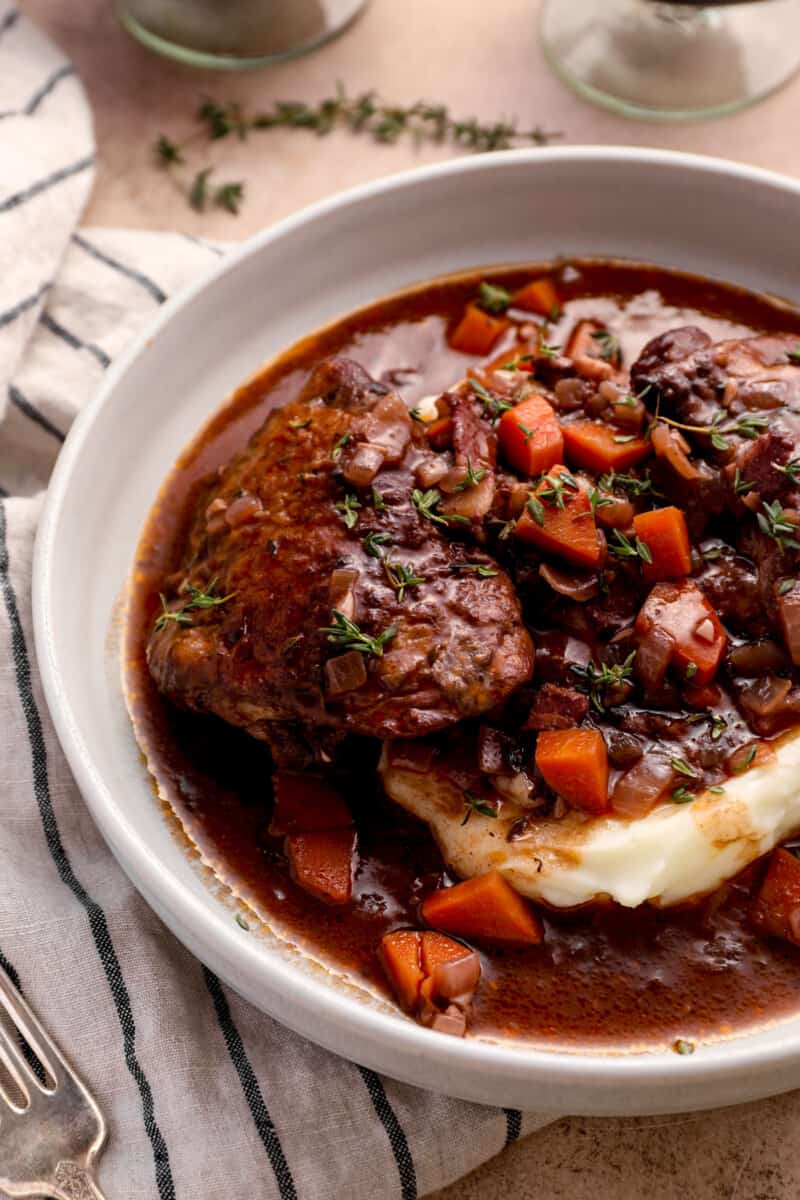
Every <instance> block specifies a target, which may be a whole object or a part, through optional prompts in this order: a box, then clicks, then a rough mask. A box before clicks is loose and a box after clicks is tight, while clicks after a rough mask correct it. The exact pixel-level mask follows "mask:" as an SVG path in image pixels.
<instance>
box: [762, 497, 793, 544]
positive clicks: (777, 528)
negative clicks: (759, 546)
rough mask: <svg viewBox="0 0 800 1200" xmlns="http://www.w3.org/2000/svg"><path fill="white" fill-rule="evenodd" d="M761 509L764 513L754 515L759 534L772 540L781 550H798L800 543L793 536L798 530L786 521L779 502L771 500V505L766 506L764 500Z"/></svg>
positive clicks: (790, 522)
mask: <svg viewBox="0 0 800 1200" xmlns="http://www.w3.org/2000/svg"><path fill="white" fill-rule="evenodd" d="M761 507H762V509H763V510H764V511H763V512H760V513H756V520H757V521H758V527H759V529H760V530H761V532H762V533H764V534H766V536H767V537H771V538H773V540H774V541H776V542H777V544H778V545H779V546H780V548H781V550H800V541H798V540H797V538H796V537H795V536H794V534H796V533H798V532H800V528H798V526H797V525H795V524H794V523H793V522H792V521H789V520H788V519H787V517H786V513H785V512H784V511H783V509H782V508H781V506H780V502H779V501H778V500H773V501H772V503H771V504H767V502H766V500H765V501H764V502H763V503H762V505H761Z"/></svg>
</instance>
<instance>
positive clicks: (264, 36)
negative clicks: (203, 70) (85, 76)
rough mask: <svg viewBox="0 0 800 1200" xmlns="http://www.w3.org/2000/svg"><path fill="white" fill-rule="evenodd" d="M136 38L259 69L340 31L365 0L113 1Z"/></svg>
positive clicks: (185, 56)
mask: <svg viewBox="0 0 800 1200" xmlns="http://www.w3.org/2000/svg"><path fill="white" fill-rule="evenodd" d="M115 3H116V9H117V13H118V15H119V18H120V20H121V21H122V24H123V25H124V26H125V28H126V29H127V30H128V31H129V33H132V34H133V36H134V37H135V38H137V39H138V40H139V41H140V42H142V43H143V44H144V45H145V46H148V47H149V48H150V49H151V50H156V51H157V52H158V53H160V54H166V55H168V56H169V57H170V58H175V59H178V60H179V61H180V62H184V63H189V64H191V65H192V66H198V67H218V68H220V69H223V70H224V69H228V70H231V69H236V68H241V67H260V66H265V65H266V64H267V63H272V62H280V61H281V60H283V59H287V58H293V57H294V56H295V55H297V54H304V53H305V52H306V51H308V50H313V49H314V48H315V47H316V46H320V45H321V44H322V43H323V42H326V41H327V40H328V39H329V38H332V37H334V36H335V35H336V34H337V33H340V32H341V31H342V30H343V29H344V28H345V27H346V26H347V25H348V24H349V23H350V21H352V20H353V19H354V17H355V16H356V15H357V14H358V12H359V11H360V10H361V9H362V8H363V6H364V4H365V3H366V0H115Z"/></svg>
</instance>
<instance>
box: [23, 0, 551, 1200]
mask: <svg viewBox="0 0 800 1200" xmlns="http://www.w3.org/2000/svg"><path fill="white" fill-rule="evenodd" d="M93 164H94V146H93V138H92V122H91V114H90V112H89V109H88V106H87V103H86V99H85V95H84V93H83V90H82V87H81V85H80V82H79V80H78V79H77V77H76V76H75V73H74V71H73V69H72V67H71V66H70V65H69V63H67V62H65V61H64V59H63V57H62V56H61V55H60V54H59V52H58V51H57V50H56V49H55V48H54V47H53V46H52V45H51V44H50V43H49V42H48V41H47V40H46V39H45V38H43V37H42V36H41V35H40V34H39V33H38V32H37V31H36V30H35V29H34V28H32V26H31V25H30V24H29V23H28V22H27V21H26V20H25V19H24V18H23V17H22V16H20V15H19V14H18V13H17V12H16V11H15V10H13V9H9V8H7V7H5V6H4V3H3V0H0V397H1V399H0V591H2V603H0V639H2V642H3V644H4V646H5V652H4V653H3V655H2V661H1V663H0V712H2V722H0V761H2V762H3V763H4V764H5V767H4V775H3V786H2V788H1V789H0V963H2V965H3V966H4V967H5V968H6V970H8V971H9V972H10V974H11V975H12V978H13V979H14V980H15V982H16V983H17V984H18V986H19V987H20V988H21V989H22V990H24V992H25V993H26V995H27V996H28V998H29V999H30V1001H31V1002H32V1004H33V1005H34V1007H35V1008H36V1009H37V1010H38V1012H39V1013H40V1015H41V1016H42V1018H43V1019H44V1021H45V1023H46V1024H47V1025H48V1027H49V1028H50V1030H51V1032H52V1033H53V1034H54V1035H55V1036H56V1038H57V1039H58V1040H59V1041H60V1042H61V1043H62V1045H63V1046H64V1047H65V1049H66V1050H67V1052H68V1053H69V1054H70V1055H71V1056H72V1058H73V1060H74V1061H75V1063H76V1064H77V1065H78V1066H79V1068H80V1070H81V1071H82V1072H83V1073H84V1074H85V1076H86V1078H87V1079H88V1081H89V1083H90V1085H91V1087H92V1089H93V1090H94V1092H95V1094H96V1095H97V1098H98V1100H99V1101H100V1104H101V1106H102V1108H103V1110H104V1111H105V1113H106V1114H107V1116H108V1117H109V1119H110V1126H111V1140H110V1144H109V1146H108V1149H107V1151H106V1153H105V1155H104V1157H103V1159H102V1161H101V1165H100V1172H99V1173H100V1179H101V1183H102V1185H103V1187H104V1189H105V1190H106V1191H107V1194H108V1196H109V1197H110V1198H117V1197H119V1198H122V1197H124V1198H125V1200H137V1198H141V1200H145V1198H147V1200H156V1198H158V1200H172V1198H173V1197H177V1198H178V1200H184V1198H185V1200H205V1198H206V1197H208V1198H209V1200H210V1198H211V1197H215V1198H216V1197H226V1198H228V1197H230V1198H233V1197H239V1196H241V1197H245V1196H246V1197H252V1196H258V1197H265V1198H270V1197H280V1198H281V1200H293V1198H295V1197H298V1198H300V1200H327V1198H329V1197H335V1198H338V1197H347V1198H348V1200H362V1198H363V1200H367V1198H369V1200H375V1198H382V1197H395V1196H398V1197H402V1200H413V1198H414V1197H415V1196H417V1195H422V1194H424V1193H426V1192H428V1191H431V1190H434V1189H436V1188H439V1187H441V1186H443V1185H445V1184H446V1183H448V1182H450V1181H452V1180H454V1179H457V1178H458V1177H459V1176H460V1175H462V1174H464V1173H465V1172H467V1171H469V1170H471V1169H472V1168H473V1167H475V1166H477V1165H478V1164H479V1163H481V1162H483V1161H485V1160H486V1159H487V1158H489V1157H491V1156H492V1155H494V1154H496V1153H497V1152H498V1151H499V1150H501V1149H502V1148H503V1146H505V1145H507V1144H508V1143H509V1142H512V1141H514V1140H515V1139H516V1138H518V1137H519V1136H520V1134H521V1133H526V1132H530V1131H531V1130H533V1129H536V1128H538V1127H540V1126H541V1125H543V1124H544V1123H545V1122H546V1120H547V1118H546V1117H543V1116H541V1115H536V1114H525V1115H523V1114H520V1113H519V1112H517V1111H515V1110H504V1109H493V1108H484V1107H481V1106H479V1105H476V1104H468V1103H464V1102H461V1101H456V1100H450V1099H448V1098H446V1097H444V1096H438V1095H434V1094H432V1093H428V1092H422V1091H418V1090H416V1089H414V1088H412V1087H409V1086H406V1085H402V1084H398V1083H395V1082H393V1081H391V1080H388V1079H383V1078H381V1077H379V1076H378V1075H376V1074H375V1073H374V1072H372V1071H369V1070H366V1069H365V1068H362V1067H358V1066H355V1065H353V1064H351V1063H348V1062H345V1061H344V1060H342V1059H340V1058H337V1057H336V1056H335V1055H332V1054H329V1053H327V1052H326V1051H323V1050H321V1049H319V1048H318V1047H316V1046H314V1045H312V1044H311V1043H309V1042H306V1041H304V1040H303V1039H302V1038H300V1037H298V1036H296V1035H295V1034H293V1033H290V1032H289V1031H288V1030H286V1029H284V1028H282V1027H281V1026H280V1025H278V1024H276V1023H275V1022H274V1021H272V1020H270V1018H268V1017H266V1016H264V1015H263V1014H262V1013H260V1012H258V1011H257V1010H256V1009H254V1008H252V1007H251V1006H250V1005H248V1004H246V1003H245V1002H244V1001H243V1000H241V999H240V998H239V997H238V996H237V995H236V994H235V993H233V992H231V991H229V990H228V989H227V988H226V987H224V986H223V985H222V983H221V982H220V981H219V980H218V979H217V978H216V977H215V976H214V975H213V974H212V973H211V972H210V971H209V970H208V969H207V968H206V967H204V966H202V965H201V964H200V963H199V962H197V961H196V960H195V959H193V958H192V957H191V955H189V954H188V953H187V951H186V950H184V948H183V947H182V946H181V945H180V944H179V943H178V942H176V941H175V940H174V939H173V937H172V936H171V935H170V933H169V932H168V931H167V930H166V929H165V928H164V927H163V926H162V925H161V924H160V922H159V921H158V919H157V918H156V917H155V916H154V914H153V913H152V912H151V911H150V910H149V909H148V908H147V906H146V905H145V904H144V902H143V901H142V900H141V899H140V897H139V896H138V894H137V893H136V892H135V891H134V890H133V888H132V887H131V885H130V883H129V882H128V880H127V878H126V876H125V875H124V874H123V872H122V871H121V869H120V868H119V867H118V866H117V863H116V862H115V861H114V859H113V858H112V856H111V854H110V852H109V851H108V849H107V847H106V846H105V844H104V843H103V841H102V840H101V838H100V835H99V834H98V832H97V830H96V829H95V828H94V825H93V824H92V821H91V818H90V817H89V814H88V812H87V810H86V808H85V807H84V805H83V802H82V800H81V797H80V795H79V793H78V791H77V788H76V786H75V784H74V782H73V780H72V778H71V776H70V773H69V769H68V767H67V764H66V762H65V760H64V757H63V755H62V752H61V749H60V747H59V745H58V742H57V740H56V737H55V734H54V732H53V728H52V726H51V723H50V720H49V717H48V713H47V709H46V707H45V703H44V699H43V696H42V691H41V686H40V683H39V679H38V676H37V670H36V661H35V654H34V648H33V638H32V633H31V617H30V607H31V606H30V580H31V555H32V547H33V539H34V534H35V531H36V524H37V519H38V516H39V513H40V510H41V503H42V496H43V493H44V489H45V488H46V486H47V480H48V477H49V474H50V471H51V470H52V467H53V463H54V461H55V458H56V456H57V454H58V451H59V448H60V445H61V443H62V442H63V440H64V436H65V434H66V432H67V430H68V428H69V425H70V422H71V421H72V419H73V417H74V416H75V414H76V412H77V411H78V409H79V408H80V407H81V405H82V404H83V402H84V401H85V400H86V399H87V398H88V397H89V395H90V394H91V392H92V389H93V388H94V387H95V386H96V385H97V384H98V383H99V381H100V379H101V378H102V375H103V372H104V371H105V369H106V368H107V367H108V365H109V363H110V362H111V360H112V358H113V357H114V355H115V354H116V353H117V352H118V351H119V350H121V349H122V348H123V347H124V346H125V344H126V343H127V342H128V340H129V338H131V337H132V336H133V335H134V334H135V333H136V332H137V330H138V329H139V328H140V326H141V325H142V323H143V322H145V321H147V320H148V318H149V317H150V316H151V314H152V313H153V312H154V311H155V310H156V309H157V307H158V305H159V304H161V303H162V302H163V301H164V300H165V299H166V298H167V296H168V295H170V294H171V293H172V292H174V291H175V289H176V288H179V287H181V286H182V285H183V284H185V283H187V282H188V281H190V280H192V279H194V278H196V277H197V276H198V275H199V274H200V273H202V271H203V270H204V269H205V268H206V267H208V266H209V264H210V263H212V262H213V261H214V259H215V257H216V256H218V255H221V254H223V253H224V248H222V247H219V246H214V245H211V244H210V243H205V242H201V241H198V240H196V239H193V238H189V237H185V236H182V235H179V234H166V233H164V234H153V233H131V232H127V231H115V230H108V229H103V230H99V229H94V230H80V231H78V230H77V229H76V226H77V223H78V220H79V217H80V214H81V211H82V209H83V206H84V203H85V201H86V198H87V195H88V193H89V189H90V187H91V184H92V175H93Z"/></svg>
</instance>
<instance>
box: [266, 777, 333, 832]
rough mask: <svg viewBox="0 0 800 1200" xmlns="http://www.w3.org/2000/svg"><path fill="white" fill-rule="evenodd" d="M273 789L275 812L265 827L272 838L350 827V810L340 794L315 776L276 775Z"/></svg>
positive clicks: (325, 781)
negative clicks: (288, 834)
mask: <svg viewBox="0 0 800 1200" xmlns="http://www.w3.org/2000/svg"><path fill="white" fill-rule="evenodd" d="M273 787H274V789H275V809H274V811H273V814H272V820H271V821H270V824H269V832H270V833H271V834H272V835H273V837H283V835H284V834H287V833H316V832H318V831H319V830H322V829H345V828H347V827H348V826H351V825H352V824H353V818H352V817H351V815H350V810H349V809H348V807H347V805H346V804H345V802H344V800H343V799H342V797H341V795H340V793H339V792H337V790H336V788H334V787H331V785H330V784H329V783H328V782H327V780H325V779H320V777H319V776H318V775H300V774H297V773H296V772H294V771H277V772H276V773H275V777H274V779H273Z"/></svg>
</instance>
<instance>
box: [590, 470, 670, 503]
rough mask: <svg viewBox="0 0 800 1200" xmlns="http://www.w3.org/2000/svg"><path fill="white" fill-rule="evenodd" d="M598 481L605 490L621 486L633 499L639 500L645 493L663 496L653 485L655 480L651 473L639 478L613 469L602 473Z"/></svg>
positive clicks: (608, 490) (612, 489)
mask: <svg viewBox="0 0 800 1200" xmlns="http://www.w3.org/2000/svg"><path fill="white" fill-rule="evenodd" d="M598 482H599V484H600V487H601V488H602V489H603V491H604V492H613V491H614V489H615V488H621V489H622V491H623V492H625V493H626V495H628V496H630V498H631V499H632V500H638V499H639V497H640V496H645V495H647V496H655V497H658V498H660V496H661V493H660V492H657V491H656V489H655V488H654V487H653V481H652V479H651V478H650V476H649V475H646V476H644V477H643V478H642V479H637V478H636V476H635V475H623V474H620V473H619V472H617V471H613V470H611V471H607V472H606V473H605V475H601V476H600V479H599V481H598Z"/></svg>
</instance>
